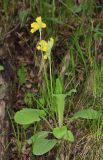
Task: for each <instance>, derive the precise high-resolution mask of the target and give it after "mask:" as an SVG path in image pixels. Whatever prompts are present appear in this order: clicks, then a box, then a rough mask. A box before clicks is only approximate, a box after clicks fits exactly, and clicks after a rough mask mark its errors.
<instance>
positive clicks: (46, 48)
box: [36, 38, 54, 59]
mask: <svg viewBox="0 0 103 160" xmlns="http://www.w3.org/2000/svg"><path fill="white" fill-rule="evenodd" d="M53 44H54V39H53V38H50V40H49V41H48V42H46V41H45V40H41V41H40V42H39V43H38V44H37V46H36V48H37V50H40V51H43V52H45V54H44V56H43V57H44V59H47V58H48V57H49V56H50V52H51V49H52V47H53Z"/></svg>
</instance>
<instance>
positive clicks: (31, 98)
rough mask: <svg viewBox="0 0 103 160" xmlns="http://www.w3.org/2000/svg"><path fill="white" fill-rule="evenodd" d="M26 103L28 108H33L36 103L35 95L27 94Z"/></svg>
mask: <svg viewBox="0 0 103 160" xmlns="http://www.w3.org/2000/svg"><path fill="white" fill-rule="evenodd" d="M24 102H25V104H27V105H28V106H32V105H33V102H34V94H33V93H32V92H26V93H25V96H24Z"/></svg>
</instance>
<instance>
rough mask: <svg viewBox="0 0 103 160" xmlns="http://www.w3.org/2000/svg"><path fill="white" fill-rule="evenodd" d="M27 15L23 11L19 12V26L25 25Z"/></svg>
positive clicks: (28, 13)
mask: <svg viewBox="0 0 103 160" xmlns="http://www.w3.org/2000/svg"><path fill="white" fill-rule="evenodd" d="M29 15H30V12H29V11H25V10H24V11H20V12H19V21H20V23H21V25H24V24H25V23H26V20H27V18H28V16H29Z"/></svg>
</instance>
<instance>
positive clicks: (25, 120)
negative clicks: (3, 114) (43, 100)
mask: <svg viewBox="0 0 103 160" xmlns="http://www.w3.org/2000/svg"><path fill="white" fill-rule="evenodd" d="M44 116H45V112H44V111H43V110H39V109H32V108H24V109H22V110H20V111H18V112H16V114H15V116H14V120H15V122H16V123H18V124H22V125H27V124H31V123H34V122H35V121H40V119H41V118H42V117H44Z"/></svg>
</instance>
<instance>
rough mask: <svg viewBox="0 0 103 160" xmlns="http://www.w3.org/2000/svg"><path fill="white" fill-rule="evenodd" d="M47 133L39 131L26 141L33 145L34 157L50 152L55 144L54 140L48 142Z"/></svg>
mask: <svg viewBox="0 0 103 160" xmlns="http://www.w3.org/2000/svg"><path fill="white" fill-rule="evenodd" d="M48 134H49V132H47V131H41V132H38V133H36V134H34V135H33V136H32V137H31V138H30V139H29V140H27V143H28V144H32V145H33V154H34V155H43V154H45V153H47V152H48V151H50V150H51V149H52V148H53V147H54V146H55V145H56V143H57V140H56V139H51V140H48V139H46V137H47V136H48Z"/></svg>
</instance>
